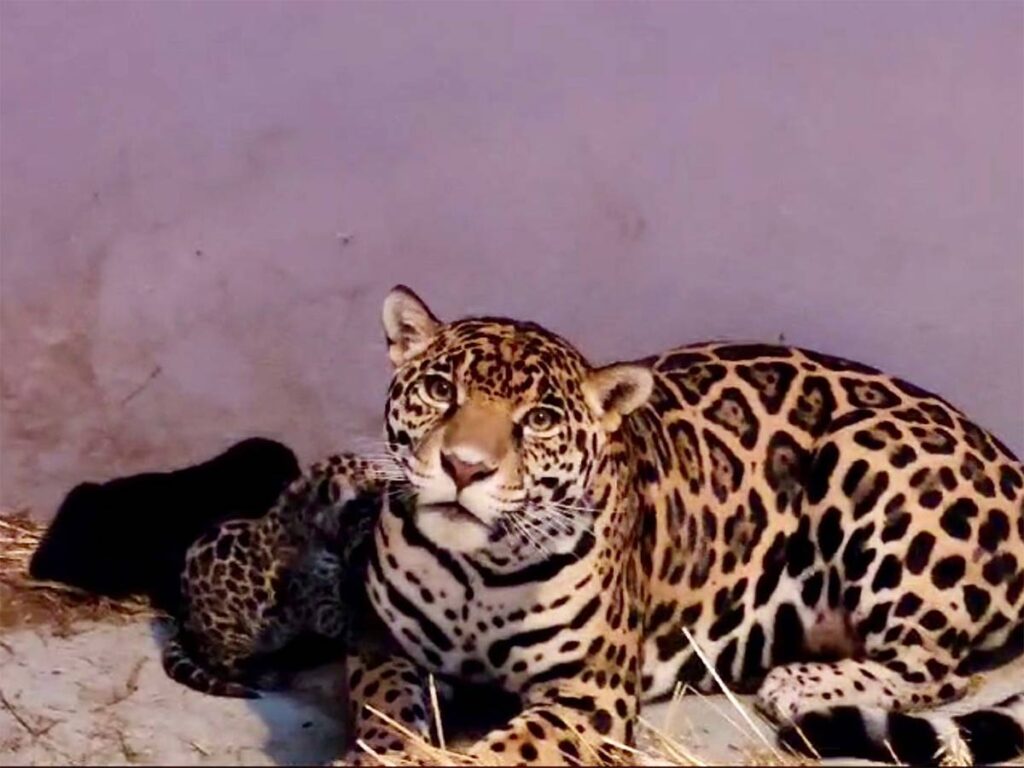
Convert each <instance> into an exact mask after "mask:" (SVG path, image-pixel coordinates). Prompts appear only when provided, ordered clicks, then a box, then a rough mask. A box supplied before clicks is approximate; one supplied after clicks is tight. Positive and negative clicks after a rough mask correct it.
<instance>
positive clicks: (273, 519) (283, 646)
mask: <svg viewBox="0 0 1024 768" xmlns="http://www.w3.org/2000/svg"><path fill="white" fill-rule="evenodd" d="M382 488H383V477H382V473H381V470H380V469H379V467H378V465H376V464H374V463H373V462H371V461H368V460H366V459H362V458H359V457H356V456H353V455H350V454H342V455H336V456H331V457H330V458H328V459H327V460H325V461H323V462H320V463H317V464H314V465H313V466H312V468H311V469H310V471H309V472H308V473H307V474H306V475H304V476H302V477H300V478H299V479H297V480H296V481H294V482H293V483H292V484H291V485H290V486H289V487H288V488H287V489H286V490H285V491H284V493H282V495H281V497H280V499H279V500H278V502H277V503H276V505H275V506H274V507H273V508H272V509H271V510H270V511H269V512H267V514H265V515H264V516H263V517H261V518H258V519H255V520H248V519H246V520H229V521H227V522H224V523H221V524H220V525H218V526H217V527H215V528H213V529H212V530H210V531H209V532H208V533H206V534H204V535H203V536H202V537H200V538H199V539H198V540H197V541H196V542H195V543H194V544H193V545H192V546H191V547H190V548H189V550H188V553H187V555H186V558H185V568H184V570H183V572H182V576H181V593H182V608H181V613H180V616H179V617H178V626H177V627H176V631H175V633H174V635H173V636H172V637H171V639H170V640H169V641H168V643H167V645H166V646H165V649H164V654H163V664H164V669H165V670H166V672H167V674H168V675H169V676H170V677H171V678H173V679H174V680H176V681H178V682H180V683H183V684H184V685H187V686H189V687H190V688H193V689H195V690H198V691H202V692H204V693H209V694H212V695H216V696H234V697H241V698H258V697H259V693H258V692H257V691H256V690H255V689H256V688H259V687H267V686H272V685H275V684H276V682H275V680H276V679H277V678H279V677H280V674H281V673H282V672H283V671H284V669H286V668H287V666H288V665H289V664H292V663H293V662H294V661H295V660H296V656H297V654H295V653H289V651H294V649H295V647H296V643H297V642H301V641H303V640H310V639H314V640H316V639H319V640H320V641H321V642H320V643H319V645H317V644H315V643H314V644H312V645H307V646H306V651H309V650H312V649H317V650H322V651H326V652H327V653H328V654H332V653H333V654H334V655H337V654H339V653H341V652H343V651H344V649H345V646H346V643H347V640H348V636H347V631H348V629H349V627H350V625H351V622H352V619H353V618H354V616H353V613H354V612H357V611H358V608H357V607H356V606H355V604H353V603H351V600H350V598H349V597H348V593H359V592H361V590H362V587H361V586H360V584H361V581H362V579H363V573H364V571H365V558H362V559H361V557H360V552H361V551H365V549H366V546H364V545H367V544H368V540H369V537H370V534H371V532H372V529H373V525H374V523H375V521H376V519H377V516H378V515H379V511H380V504H381V495H380V494H381V491H382ZM302 661H303V662H308V658H303V659H302ZM277 682H279V680H278V681H277Z"/></svg>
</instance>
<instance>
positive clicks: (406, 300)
mask: <svg viewBox="0 0 1024 768" xmlns="http://www.w3.org/2000/svg"><path fill="white" fill-rule="evenodd" d="M382 320H383V321H384V333H386V334H387V337H388V356H389V357H390V358H391V362H392V364H393V365H394V366H395V367H396V368H397V367H398V366H400V365H402V364H403V363H405V362H406V361H408V360H410V359H412V358H413V357H415V356H416V355H418V354H419V353H420V352H422V351H423V350H424V349H425V348H426V346H427V345H428V344H429V343H430V340H431V339H432V338H434V334H436V333H437V329H438V328H440V327H441V322H440V321H439V320H438V319H437V318H436V317H434V315H433V313H432V312H431V311H430V310H429V309H427V305H426V304H424V303H423V301H422V300H421V299H420V297H419V296H417V295H416V294H415V293H413V292H412V291H411V290H410V289H409V288H406V287H405V286H404V285H396V286H395V287H394V288H392V289H391V292H390V293H389V294H388V295H387V298H385V299H384V310H383V312H382Z"/></svg>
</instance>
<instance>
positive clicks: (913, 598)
mask: <svg viewBox="0 0 1024 768" xmlns="http://www.w3.org/2000/svg"><path fill="white" fill-rule="evenodd" d="M922 602H923V601H922V600H921V598H920V597H918V596H917V595H915V594H914V593H913V592H907V593H906V594H904V595H903V597H901V598H900V601H899V602H898V603H897V604H896V611H895V613H894V614H893V615H894V616H896V617H897V618H904V617H906V616H913V615H914V614H915V613H917V610H918V609H919V608H920V607H921V603H922Z"/></svg>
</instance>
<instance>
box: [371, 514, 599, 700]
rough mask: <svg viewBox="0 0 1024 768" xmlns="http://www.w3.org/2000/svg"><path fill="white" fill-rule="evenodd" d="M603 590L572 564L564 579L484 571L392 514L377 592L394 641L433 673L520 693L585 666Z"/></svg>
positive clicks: (383, 525)
mask: <svg viewBox="0 0 1024 768" xmlns="http://www.w3.org/2000/svg"><path fill="white" fill-rule="evenodd" d="M555 567H557V564H556V565H555V566H549V568H552V569H553V568H555ZM593 582H594V578H593V575H592V569H591V568H590V565H589V564H588V563H587V561H586V560H580V561H572V562H566V564H565V565H564V566H563V567H561V568H558V569H557V572H554V573H551V572H546V573H538V572H528V571H527V572H518V573H515V574H494V573H492V572H488V571H486V570H480V567H479V566H477V565H476V564H474V563H473V562H472V561H471V560H470V559H469V558H467V557H464V556H461V555H455V554H451V553H445V552H442V551H440V550H438V549H437V548H436V547H435V546H434V545H433V544H432V543H431V542H429V541H427V540H426V539H424V538H423V537H422V535H421V534H420V533H419V532H418V530H417V529H416V527H415V525H414V524H413V523H412V522H411V521H410V520H409V519H407V518H406V519H403V518H401V517H399V516H397V515H396V514H394V513H393V512H391V511H388V510H385V511H384V512H383V513H382V515H381V519H380V522H379V523H378V526H377V529H376V531H375V538H374V548H373V552H372V553H371V556H370V567H369V569H368V579H367V584H368V590H367V591H368V594H369V597H370V602H371V604H372V605H373V607H374V609H375V610H376V612H377V613H378V615H379V616H380V618H381V619H382V620H383V621H384V623H385V624H386V626H387V627H388V629H389V631H390V633H391V635H392V636H393V637H394V639H395V640H396V641H397V642H398V643H399V645H400V646H401V647H402V648H403V650H404V651H405V652H406V653H407V654H408V655H409V656H410V657H411V658H413V659H414V660H415V661H417V662H418V663H420V664H421V665H423V666H424V667H425V668H426V669H428V670H430V671H431V672H433V673H434V674H436V675H438V676H439V677H441V678H449V679H456V680H462V681H466V682H481V683H482V682H490V683H497V684H498V685H500V686H502V687H504V688H506V689H507V690H510V691H513V692H518V691H522V690H524V689H525V688H526V687H528V686H529V685H530V684H531V683H532V682H534V681H535V680H536V679H537V678H538V676H543V675H545V674H547V673H549V672H550V671H551V670H552V669H555V668H558V667H560V665H564V664H572V663H576V662H578V661H580V660H581V659H582V658H583V655H584V653H585V651H586V643H585V642H583V641H582V640H581V639H580V637H579V634H580V633H579V632H578V631H577V629H578V627H580V626H582V624H583V623H585V621H586V620H587V619H589V618H591V617H592V616H594V614H596V612H597V608H598V605H599V603H600V592H599V590H597V589H595V587H596V586H597V585H596V584H594V583H593ZM588 587H590V588H589V589H588Z"/></svg>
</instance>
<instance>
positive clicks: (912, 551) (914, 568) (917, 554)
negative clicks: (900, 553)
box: [906, 531, 935, 576]
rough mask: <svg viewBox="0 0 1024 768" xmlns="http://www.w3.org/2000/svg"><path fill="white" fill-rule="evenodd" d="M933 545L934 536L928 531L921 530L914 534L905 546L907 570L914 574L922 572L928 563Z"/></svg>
mask: <svg viewBox="0 0 1024 768" xmlns="http://www.w3.org/2000/svg"><path fill="white" fill-rule="evenodd" d="M934 546H935V536H933V535H932V534H930V533H928V531H921V532H920V533H918V534H917V535H916V536H914V538H913V539H912V540H911V542H910V546H909V547H908V548H907V561H906V565H907V570H908V571H910V572H911V573H913V574H914V575H915V576H916V575H918V574H920V573H922V572H923V571H924V569H925V568H926V567H927V565H928V560H929V559H930V558H931V556H932V548H933V547H934Z"/></svg>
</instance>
